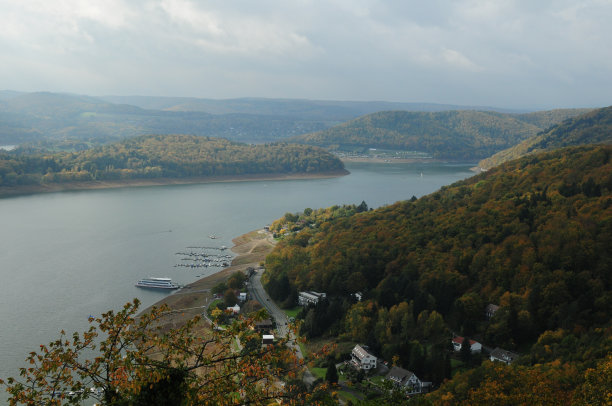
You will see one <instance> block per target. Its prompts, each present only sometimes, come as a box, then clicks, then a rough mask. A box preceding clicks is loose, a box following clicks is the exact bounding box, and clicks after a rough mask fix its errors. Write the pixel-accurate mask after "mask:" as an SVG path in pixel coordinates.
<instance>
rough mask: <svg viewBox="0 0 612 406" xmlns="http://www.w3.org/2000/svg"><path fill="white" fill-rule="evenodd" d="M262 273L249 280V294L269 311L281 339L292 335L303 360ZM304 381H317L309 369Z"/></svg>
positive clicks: (293, 344)
mask: <svg viewBox="0 0 612 406" xmlns="http://www.w3.org/2000/svg"><path fill="white" fill-rule="evenodd" d="M262 273H263V270H261V269H259V270H258V271H257V272H255V273H254V274H253V275H252V276H251V277H250V278H249V294H250V295H251V297H252V298H253V299H255V300H257V301H258V302H259V303H261V304H262V306H263V307H265V308H266V310H267V311H268V314H269V315H270V317H271V318H273V319H274V322H275V323H276V331H277V334H278V335H279V336H280V337H286V336H287V334H290V336H289V345H291V346H292V347H293V348H294V349H295V351H296V355H297V357H298V358H299V359H303V358H304V355H303V354H302V350H301V349H300V346H299V345H297V344H296V343H295V338H294V337H293V334H292V333H291V332H290V331H289V328H288V327H287V323H288V322H289V320H288V319H287V315H286V314H285V312H283V311H282V310H281V309H280V308H279V307H278V306H277V305H276V303H274V301H273V300H272V299H271V298H270V296H269V295H268V292H266V290H265V289H264V288H263V286H262V284H261V275H262ZM303 380H304V382H305V383H307V384H309V385H312V383H313V382H314V381H315V377H314V376H313V375H312V374H311V373H310V371H309V370H308V369H306V370H305V371H304V377H303Z"/></svg>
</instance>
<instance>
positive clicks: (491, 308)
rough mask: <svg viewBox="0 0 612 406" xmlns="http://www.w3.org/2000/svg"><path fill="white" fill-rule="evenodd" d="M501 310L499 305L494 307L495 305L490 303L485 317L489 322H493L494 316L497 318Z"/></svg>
mask: <svg viewBox="0 0 612 406" xmlns="http://www.w3.org/2000/svg"><path fill="white" fill-rule="evenodd" d="M498 310H499V306H498V305H494V304H493V303H489V304H488V305H487V307H486V308H485V316H486V317H487V320H491V319H492V318H493V316H495V313H496V312H497V311H498Z"/></svg>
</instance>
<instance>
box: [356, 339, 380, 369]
mask: <svg viewBox="0 0 612 406" xmlns="http://www.w3.org/2000/svg"><path fill="white" fill-rule="evenodd" d="M351 362H352V363H353V365H354V366H355V367H356V368H359V369H364V370H366V371H369V370H370V369H375V368H376V357H375V356H374V355H372V354H370V353H369V352H367V351H366V349H365V348H363V347H362V346H360V345H356V346H355V348H353V351H351Z"/></svg>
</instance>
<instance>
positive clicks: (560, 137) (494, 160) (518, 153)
mask: <svg viewBox="0 0 612 406" xmlns="http://www.w3.org/2000/svg"><path fill="white" fill-rule="evenodd" d="M585 144H612V106H611V107H606V108H602V109H597V110H592V111H589V112H587V113H586V114H583V115H580V116H578V117H575V118H573V119H567V120H565V121H563V122H562V123H561V124H558V125H557V126H555V127H553V128H550V129H548V130H547V131H543V132H540V133H538V134H537V135H535V136H533V137H530V138H528V139H526V140H524V141H522V142H521V143H519V144H518V145H515V146H512V147H510V148H508V149H505V150H503V151H500V152H498V153H496V154H495V155H493V156H491V157H489V158H487V159H483V160H482V161H480V162H479V164H478V165H479V166H480V167H481V168H484V169H489V168H492V167H494V166H497V165H499V164H501V163H503V162H506V161H509V160H512V159H516V158H519V157H522V156H525V155H528V154H533V153H535V152H539V151H550V150H553V149H556V148H561V147H566V146H572V145H585Z"/></svg>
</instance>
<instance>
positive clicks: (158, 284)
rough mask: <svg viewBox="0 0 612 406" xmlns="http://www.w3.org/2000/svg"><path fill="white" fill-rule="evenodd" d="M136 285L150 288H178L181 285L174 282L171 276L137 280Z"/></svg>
mask: <svg viewBox="0 0 612 406" xmlns="http://www.w3.org/2000/svg"><path fill="white" fill-rule="evenodd" d="M136 286H137V287H139V288H150V289H178V288H180V286H179V285H177V284H176V283H172V279H170V278H153V277H151V278H144V279H141V280H139V281H138V282H136Z"/></svg>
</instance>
